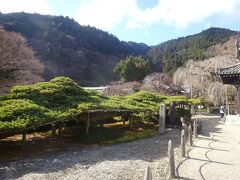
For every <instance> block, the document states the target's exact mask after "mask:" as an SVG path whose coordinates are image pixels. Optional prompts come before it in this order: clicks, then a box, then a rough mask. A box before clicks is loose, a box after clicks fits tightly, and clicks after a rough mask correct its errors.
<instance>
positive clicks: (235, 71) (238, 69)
mask: <svg viewBox="0 0 240 180" xmlns="http://www.w3.org/2000/svg"><path fill="white" fill-rule="evenodd" d="M218 75H219V76H220V78H221V79H222V82H223V84H231V85H240V63H238V64H235V65H231V66H228V67H225V68H219V69H218Z"/></svg>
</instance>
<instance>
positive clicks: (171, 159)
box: [168, 140, 175, 178]
mask: <svg viewBox="0 0 240 180" xmlns="http://www.w3.org/2000/svg"><path fill="white" fill-rule="evenodd" d="M168 159H169V171H170V177H171V178H174V177H175V160H174V147H173V144H172V140H169V141H168Z"/></svg>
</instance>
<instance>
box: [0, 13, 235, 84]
mask: <svg viewBox="0 0 240 180" xmlns="http://www.w3.org/2000/svg"><path fill="white" fill-rule="evenodd" d="M0 25H2V26H3V27H4V28H5V30H6V31H15V32H18V33H20V34H21V35H23V36H24V37H25V38H26V40H27V43H28V45H29V46H31V47H32V48H33V50H34V51H35V52H36V53H35V54H36V56H37V57H38V59H40V61H41V62H42V63H43V64H44V68H45V69H44V73H43V78H44V79H45V80H49V79H51V78H53V77H56V76H68V77H70V78H72V79H73V80H75V81H76V82H77V83H79V84H80V85H81V86H98V85H106V84H108V83H109V82H110V81H112V80H119V79H120V77H118V76H117V75H116V74H114V73H113V68H114V66H115V65H116V64H117V62H119V61H120V60H121V59H124V58H126V57H127V56H129V55H133V56H139V55H141V56H143V58H144V59H146V60H149V61H150V65H151V70H150V72H164V73H169V74H173V72H175V71H176V69H177V68H178V67H180V66H182V65H183V64H184V63H185V62H186V61H187V60H189V59H193V60H203V59H206V58H210V57H212V56H216V55H218V53H217V51H215V50H214V46H215V45H219V44H222V43H224V42H226V41H227V40H228V39H229V37H231V36H234V35H236V34H237V33H238V32H236V31H232V30H228V29H222V28H210V29H207V30H204V31H202V32H201V33H199V34H195V35H191V36H187V37H181V38H178V39H174V40H169V41H167V42H164V43H162V44H159V45H157V46H154V47H149V46H147V45H146V44H143V43H135V42H124V41H120V40H119V39H118V38H117V37H116V36H114V35H111V34H109V33H107V32H104V31H102V30H99V29H96V28H94V27H90V26H81V25H79V24H78V23H77V22H76V21H74V20H73V19H70V18H68V17H63V16H47V15H39V14H28V13H10V14H1V13H0ZM213 51H214V52H213Z"/></svg>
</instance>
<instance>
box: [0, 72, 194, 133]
mask: <svg viewBox="0 0 240 180" xmlns="http://www.w3.org/2000/svg"><path fill="white" fill-rule="evenodd" d="M171 101H174V102H177V103H183V104H191V103H194V102H195V103H196V102H198V100H191V101H190V100H189V99H187V98H186V97H183V96H169V97H168V96H161V95H159V94H156V93H151V92H146V91H139V92H137V93H134V94H130V95H127V96H124V97H120V96H112V97H106V96H103V95H101V94H99V93H98V92H96V91H87V90H84V89H83V88H81V87H80V86H78V85H77V84H76V83H75V82H74V81H73V80H71V79H70V78H67V77H57V78H54V79H52V80H51V81H49V82H42V83H37V84H34V85H30V86H15V87H13V88H12V89H11V91H10V93H9V94H7V95H5V96H2V97H0V132H1V131H7V130H16V129H23V128H26V127H38V126H40V125H42V124H44V123H46V122H52V121H54V120H59V119H62V118H70V117H72V115H74V114H76V113H81V112H86V111H87V110H95V109H128V110H143V111H151V112H154V111H156V110H158V108H159V106H160V104H162V103H165V104H167V105H168V104H170V102H171ZM179 113H180V115H179V117H180V116H184V115H188V114H187V112H185V111H183V110H180V111H179ZM177 116H178V115H177Z"/></svg>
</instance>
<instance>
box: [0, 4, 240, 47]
mask: <svg viewBox="0 0 240 180" xmlns="http://www.w3.org/2000/svg"><path fill="white" fill-rule="evenodd" d="M239 9H240V0H0V11H1V12H2V13H9V12H19V11H25V12H30V13H33V12H36V13H40V14H51V15H63V16H69V17H70V18H74V19H75V20H76V21H78V22H79V23H80V24H81V25H90V26H95V27H97V28H99V29H102V30H104V31H107V32H109V33H111V34H113V35H116V36H117V37H118V38H119V39H120V40H125V41H135V42H143V43H146V44H148V45H156V44H159V43H161V42H164V41H166V40H170V39H173V38H177V37H182V36H187V35H191V34H195V33H198V32H201V31H202V30H204V29H207V28H209V27H223V28H229V29H234V30H240V18H239V17H240V11H239Z"/></svg>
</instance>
